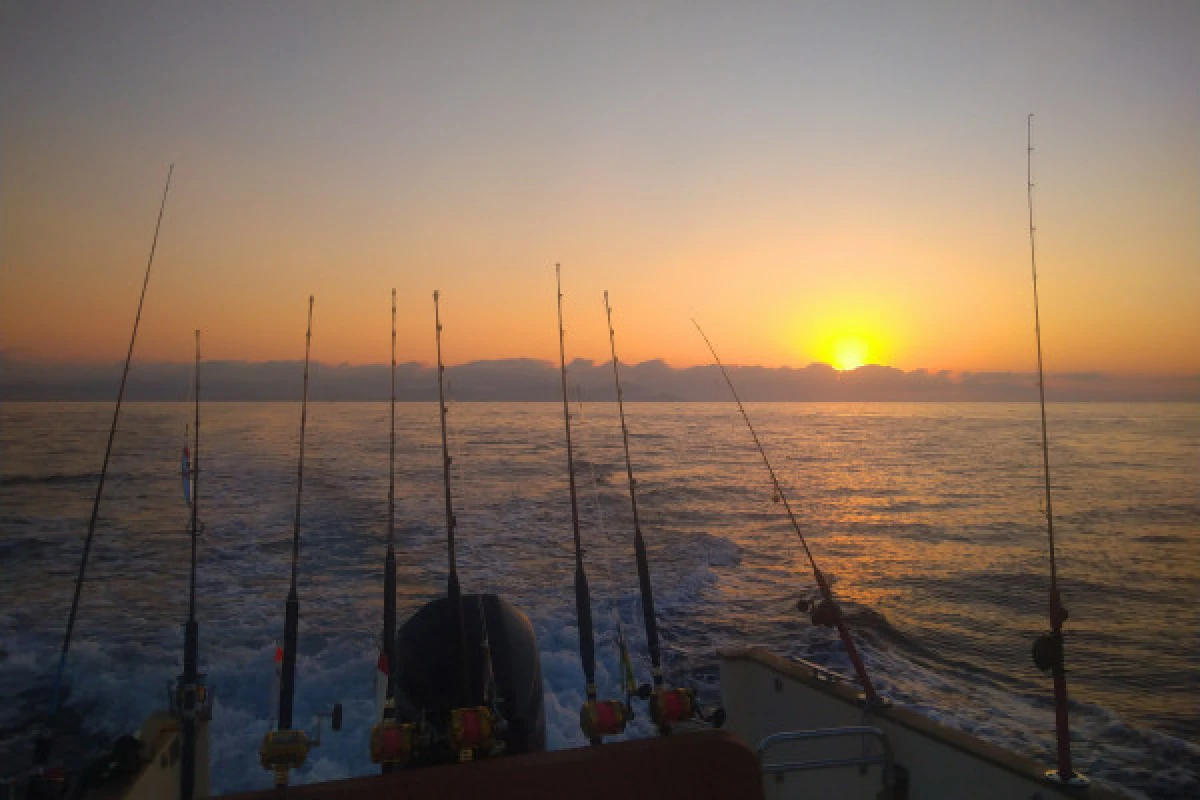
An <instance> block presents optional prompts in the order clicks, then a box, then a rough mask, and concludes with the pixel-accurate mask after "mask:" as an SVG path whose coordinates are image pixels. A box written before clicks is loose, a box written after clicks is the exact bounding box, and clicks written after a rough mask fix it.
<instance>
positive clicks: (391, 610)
mask: <svg viewBox="0 0 1200 800" xmlns="http://www.w3.org/2000/svg"><path fill="white" fill-rule="evenodd" d="M391 381H392V391H391V405H390V407H389V408H390V411H389V422H390V428H389V431H388V520H387V555H386V556H384V559H383V657H384V659H385V660H386V661H387V676H386V679H387V687H386V689H385V690H384V716H388V703H389V701H393V702H394V699H395V696H396V653H395V650H396V550H395V547H394V540H395V527H396V290H395V289H392V372H391ZM391 711H392V716H395V706H394V705H393V706H391ZM392 766H393V765H392V764H391V763H390V762H385V763H384V764H383V765H382V771H383V772H391V771H392Z"/></svg>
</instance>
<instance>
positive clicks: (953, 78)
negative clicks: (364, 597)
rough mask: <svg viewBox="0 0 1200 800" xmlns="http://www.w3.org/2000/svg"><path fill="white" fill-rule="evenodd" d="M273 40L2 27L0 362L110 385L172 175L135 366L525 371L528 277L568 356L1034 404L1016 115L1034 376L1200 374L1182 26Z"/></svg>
mask: <svg viewBox="0 0 1200 800" xmlns="http://www.w3.org/2000/svg"><path fill="white" fill-rule="evenodd" d="M130 8H132V7H130ZM290 8H292V7H291V6H288V7H284V6H281V5H271V4H261V5H257V4H256V5H255V6H252V7H244V6H235V5H219V4H217V5H210V6H208V7H206V8H198V7H184V8H175V9H170V10H166V9H163V10H160V11H159V12H158V13H156V14H149V15H147V18H146V19H140V18H139V15H137V14H129V15H125V16H123V18H122V19H120V20H117V19H116V18H117V17H121V16H122V15H118V14H115V13H105V11H104V10H103V9H95V8H89V9H76V10H75V11H73V12H72V13H71V14H70V15H69V18H67V16H65V15H64V11H63V9H62V8H60V9H58V13H57V14H56V10H55V7H54V6H53V5H51V6H49V7H37V8H34V7H26V8H23V9H20V10H13V9H12V8H11V7H10V8H7V9H5V10H4V11H2V12H0V14H3V15H4V18H3V19H0V53H2V54H3V55H0V103H2V108H3V111H4V113H3V114H0V351H2V352H4V353H6V354H8V355H10V356H15V357H20V358H30V359H39V360H55V361H89V362H99V361H117V360H120V359H121V358H123V356H124V352H125V347H126V345H127V343H128V336H129V327H130V324H131V323H132V318H133V312H134V309H135V306H136V301H137V292H138V290H139V288H140V285H141V278H142V269H143V267H144V264H145V258H146V254H147V250H148V248H149V243H150V235H151V233H152V230H153V223H154V216H155V213H156V212H157V205H158V198H159V195H160V193H161V191H162V181H163V179H164V178H165V175H166V167H167V164H168V163H170V162H171V161H174V162H175V164H176V168H175V176H174V180H173V184H172V188H171V195H170V198H169V200H168V205H167V210H166V215H165V218H164V223H163V231H162V236H161V239H160V242H159V250H158V255H157V258H156V261H155V266H154V274H153V276H152V277H151V282H150V288H149V293H148V296H147V300H146V308H145V313H144V316H143V322H142V330H141V333H140V335H139V336H140V338H139V341H138V345H137V350H136V353H135V355H136V358H137V359H139V360H144V361H177V362H181V361H187V360H189V359H190V357H191V352H192V351H191V348H192V330H193V329H194V328H196V327H199V328H201V329H202V330H203V331H204V353H205V357H206V358H211V359H239V360H251V361H257V360H271V359H295V358H300V357H302V356H303V352H304V351H303V347H304V315H305V310H306V299H307V296H308V294H309V293H312V294H315V295H316V311H315V321H314V335H313V358H314V359H316V360H319V361H325V362H333V363H337V362H349V363H355V364H361V363H382V362H386V361H387V359H388V342H389V336H388V320H389V307H390V293H389V290H390V289H391V287H393V286H394V287H396V288H397V289H398V291H399V298H400V299H399V332H398V346H399V358H400V360H402V361H406V360H416V361H421V362H426V363H429V362H431V361H432V360H433V308H432V297H431V294H432V291H433V290H434V289H435V288H437V289H440V290H441V292H442V296H443V300H444V302H443V322H444V325H445V355H446V359H447V362H448V363H451V364H454V363H462V362H465V361H470V360H476V359H486V358H511V357H532V358H540V359H546V360H557V347H558V342H557V334H556V320H555V303H554V263H555V261H561V263H562V265H563V283H564V291H565V293H566V315H567V328H568V340H567V350H568V358H574V357H583V358H591V359H595V360H604V359H607V357H608V341H607V331H606V328H605V325H604V310H603V305H602V293H603V291H604V290H605V289H608V290H609V291H610V292H611V294H612V302H613V306H614V309H615V312H614V321H615V324H616V329H617V344H618V348H619V353H620V355H621V357H622V359H623V360H625V361H630V362H637V361H642V360H646V359H652V358H662V359H665V360H666V361H668V362H669V363H671V364H673V365H676V366H685V365H691V364H700V363H707V361H708V358H707V352H706V350H705V348H704V343H703V341H702V340H701V339H700V338H699V336H698V335H697V334H696V332H695V330H694V329H693V328H692V326H691V323H690V321H689V320H690V318H691V317H693V316H694V317H696V318H697V319H698V320H699V321H700V323H701V324H702V325H703V326H704V328H705V330H706V332H707V333H708V334H709V336H710V337H711V338H712V339H713V340H714V342H715V343H716V345H717V347H718V349H719V351H720V352H721V355H722V358H723V359H724V360H725V361H727V362H728V363H742V364H762V365H767V366H777V365H793V366H803V365H806V364H808V363H810V362H814V361H824V362H827V363H834V364H835V366H839V367H842V366H847V367H848V366H854V365H855V363H854V362H856V361H866V362H871V363H883V364H888V365H891V366H896V367H899V368H902V369H917V368H926V369H930V370H941V369H949V370H955V371H959V370H966V371H987V370H1017V371H1029V370H1030V369H1032V368H1033V367H1034V364H1035V361H1034V358H1035V354H1034V349H1033V348H1034V342H1033V307H1032V293H1031V286H1030V275H1029V249H1028V239H1027V235H1026V230H1025V226H1026V224H1027V219H1026V207H1025V114H1026V113H1027V112H1028V111H1030V110H1033V111H1037V112H1038V116H1037V117H1036V118H1035V133H1034V136H1035V145H1036V147H1037V150H1036V153H1035V162H1034V170H1035V181H1036V182H1037V189H1036V194H1035V203H1036V210H1037V224H1038V228H1039V231H1038V261H1039V272H1040V288H1041V300H1042V314H1043V337H1044V341H1045V350H1046V366H1047V369H1048V370H1049V371H1052V372H1053V371H1108V372H1124V373H1173V374H1179V373H1196V372H1200V322H1198V321H1197V320H1198V318H1200V314H1197V311H1196V309H1197V307H1200V302H1198V301H1200V234H1198V228H1197V223H1196V220H1197V219H1200V90H1197V88H1196V87H1197V86H1198V85H1200V84H1198V83H1197V82H1196V81H1195V80H1194V78H1195V76H1196V75H1200V55H1197V50H1200V48H1194V47H1191V45H1192V44H1194V42H1195V41H1197V40H1198V35H1200V10H1198V9H1197V7H1194V6H1188V5H1186V4H1178V5H1173V4H1162V5H1160V6H1156V9H1157V12H1156V13H1154V14H1144V15H1140V16H1139V15H1137V14H1135V13H1134V11H1135V9H1134V10H1131V9H1125V10H1122V9H1121V7H1120V6H1103V7H1102V10H1096V11H1095V12H1094V13H1091V14H1088V13H1084V11H1083V10H1081V9H1082V8H1085V7H1075V10H1074V11H1070V10H1064V9H1061V8H1060V9H1043V10H1041V11H1038V10H1037V8H1038V7H1037V6H1036V5H1031V6H1012V7H1009V8H1007V9H999V8H996V7H992V6H979V7H968V8H966V9H963V10H956V11H954V12H953V13H946V11H945V8H942V7H939V6H936V5H929V6H927V7H915V8H923V10H922V11H920V12H919V13H917V12H914V13H912V14H909V15H907V16H901V17H899V18H888V15H889V14H890V13H892V12H889V11H887V10H886V8H887V7H886V6H871V13H869V14H868V13H855V9H856V8H858V6H856V5H853V4H851V5H847V6H844V7H842V8H839V9H830V8H827V7H825V6H817V5H812V6H809V5H805V4H800V5H799V6H795V7H792V8H786V7H785V8H774V7H772V8H767V7H766V6H762V7H758V6H754V7H753V8H754V9H755V10H754V11H753V13H751V11H750V10H744V11H743V12H742V13H735V12H733V11H732V10H730V9H726V10H725V11H711V12H704V13H695V14H693V15H689V16H688V17H687V18H686V19H684V20H681V19H680V18H679V17H678V16H673V15H672V14H670V13H667V12H666V11H665V10H661V11H660V9H667V8H668V5H667V4H663V5H662V6H657V5H652V6H651V7H649V8H648V9H646V8H641V7H640V6H635V5H631V6H628V7H624V8H619V7H614V8H611V9H606V10H601V9H595V8H593V9H585V10H579V9H577V10H576V11H577V12H578V13H577V14H571V13H568V12H567V11H565V10H561V9H558V10H553V11H551V10H547V9H544V8H537V9H535V8H533V7H529V8H524V7H522V8H521V9H520V10H519V11H517V10H514V11H511V12H510V13H509V14H500V13H499V12H498V11H495V10H489V11H481V10H479V9H475V11H474V12H472V13H471V14H467V13H465V12H463V13H457V14H456V13H453V10H447V9H444V8H443V9H436V8H418V9H413V8H399V7H395V8H391V9H387V8H373V9H369V10H368V9H366V8H365V7H363V9H362V11H363V13H361V14H346V15H340V14H336V13H334V12H333V11H332V10H331V9H322V8H321V7H320V6H319V5H314V6H307V5H305V6H302V10H301V11H299V12H297V13H294V14H293V13H288V9H290ZM515 8H517V7H514V9H515ZM1096 8H1097V9H1100V8H1101V7H1100V6H1097V7H1096ZM639 9H640V10H639ZM460 12H462V10H461V9H460ZM135 20H136V21H135ZM97 31H102V32H103V33H104V34H105V35H97V34H96V32H97ZM1018 34H1019V36H1020V37H1025V38H1024V39H1021V42H1022V43H1021V44H1020V45H1019V46H1017V52H1012V51H1011V49H1012V48H1013V47H1014V45H1013V44H1012V38H1013V37H1014V36H1018ZM1189 76H1190V77H1189Z"/></svg>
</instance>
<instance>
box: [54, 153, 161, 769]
mask: <svg viewBox="0 0 1200 800" xmlns="http://www.w3.org/2000/svg"><path fill="white" fill-rule="evenodd" d="M174 171H175V165H174V164H172V165H171V166H170V167H169V168H168V169H167V182H166V185H165V186H163V193H162V201H161V202H160V203H159V206H158V221H157V222H155V223H154V238H153V239H152V240H151V241H150V257H149V258H148V259H147V260H146V276H145V277H144V278H143V279H142V293H141V295H140V297H139V298H138V305H137V314H136V315H135V316H134V318H133V333H131V334H130V336H129V350H128V352H126V354H125V368H124V369H123V370H122V371H121V384H120V387H119V388H118V389H117V404H116V407H115V408H114V409H113V418H112V425H111V426H110V427H109V429H108V444H107V445H105V447H104V461H103V462H102V464H101V466H100V480H99V482H98V483H97V484H96V499H95V500H94V501H93V502H92V516H91V518H90V519H89V520H88V527H87V536H86V537H85V538H84V540H83V556H82V557H81V558H80V559H79V575H78V576H77V577H76V578H75V594H74V596H73V597H72V598H71V611H70V613H69V614H68V615H67V631H66V633H65V634H64V635H63V644H62V652H61V653H60V654H59V657H58V670H57V671H56V672H55V674H54V687H53V688H52V689H51V692H50V715H49V720H50V724H51V725H53V724H54V721H55V718H56V717H57V716H58V709H59V705H60V703H61V701H62V679H63V673H64V671H65V670H66V667H67V654H68V652H69V651H70V649H71V635H72V634H73V633H74V632H75V617H76V615H77V614H78V613H79V595H80V592H82V591H83V581H84V576H85V574H86V572H87V565H88V555H89V554H90V553H91V552H92V539H93V537H94V535H95V533H96V519H97V518H98V517H99V516H100V498H101V496H102V495H103V494H104V479H105V477H106V476H107V475H108V460H109V457H110V456H111V455H112V446H113V439H115V438H116V435H117V421H118V420H119V419H120V417H121V401H122V400H123V399H124V398H125V383H126V380H127V379H128V378H129V364H130V362H131V361H132V360H133V345H134V342H136V341H137V332H138V324H139V323H140V322H141V321H142V305H143V303H145V301H146V287H147V286H149V284H150V267H151V266H153V264H154V252H155V250H157V249H158V232H159V230H161V229H162V220H163V212H164V211H165V210H166V208H167V193H168V192H169V191H170V190H171V174H172V173H173V172H174ZM38 750H39V753H38V757H37V758H36V759H35V760H37V761H44V757H45V756H48V754H49V753H48V751H49V743H48V742H47V743H45V744H43V743H39V745H38Z"/></svg>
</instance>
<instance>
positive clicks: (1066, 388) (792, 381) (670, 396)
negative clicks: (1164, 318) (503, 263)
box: [0, 354, 1200, 402]
mask: <svg viewBox="0 0 1200 800" xmlns="http://www.w3.org/2000/svg"><path fill="white" fill-rule="evenodd" d="M303 367H304V365H303V363H302V362H300V361H265V362H248V361H205V362H203V363H202V365H201V381H202V383H203V391H202V396H203V398H204V399H205V400H210V401H297V400H299V399H300V393H301V382H302V374H303ZM729 370H730V373H731V375H732V377H733V381H734V383H735V384H736V385H737V388H738V392H739V394H741V396H742V399H743V400H746V401H756V402H764V401H766V402H813V401H842V402H904V401H920V402H980V401H982V402H987V401H993V402H995V401H1000V402H1024V401H1033V400H1036V399H1037V378H1036V375H1035V374H1033V373H1019V372H950V371H939V372H932V371H928V370H923V369H918V370H911V371H905V370H900V369H896V368H894V367H885V366H875V365H871V366H863V367H859V368H858V369H855V370H848V371H845V372H839V371H838V370H835V369H834V368H833V367H831V366H829V365H828V364H809V365H808V366H807V367H755V366H732V367H730V368H729ZM120 375H121V364H63V363H49V362H34V361H25V360H22V359H20V358H13V357H12V356H6V355H3V354H0V401H8V402H16V401H35V402H36V401H97V400H99V401H108V400H112V399H113V398H114V397H115V395H116V389H117V384H118V382H119V380H120ZM191 377H192V366H191V365H190V364H167V363H137V362H136V361H135V362H134V364H133V366H132V368H131V370H130V374H129V385H128V389H127V392H126V397H127V399H129V400H133V401H160V402H161V401H166V402H169V401H183V400H186V399H187V398H188V396H189V394H190V391H191ZM446 378H447V386H448V394H449V397H450V399H453V400H456V401H464V402H470V401H491V402H540V401H557V400H561V391H562V390H561V384H560V382H559V372H558V365H557V364H553V363H550V362H548V361H539V360H535V359H524V358H516V359H501V360H491V361H472V362H470V363H467V364H459V365H456V366H451V367H447V368H446ZM621 380H622V384H623V387H624V389H625V397H626V399H627V400H630V401H633V402H646V401H651V402H714V401H727V400H729V390H728V389H727V388H726V386H725V385H724V382H723V381H722V379H721V375H720V373H719V372H718V371H717V369H716V367H713V366H695V367H672V366H670V365H669V364H667V363H666V362H664V361H661V360H654V361H644V362H642V363H640V364H622V365H621ZM568 381H569V382H570V388H571V394H572V395H575V394H576V392H577V391H578V393H579V394H580V395H582V397H583V399H585V400H588V401H611V400H615V399H616V393H615V391H614V389H613V380H612V363H611V362H608V361H605V362H601V363H596V362H594V361H591V360H585V359H577V360H575V361H573V362H571V364H570V365H569V367H568ZM309 392H310V397H311V399H313V400H315V401H369V402H378V401H386V400H387V398H388V367H387V365H386V364H370V365H350V364H321V363H314V364H313V365H312V369H311V372H310V388H309ZM1046 393H1047V399H1048V400H1049V401H1051V402H1096V401H1101V402H1103V401H1107V402H1143V401H1144V402H1197V401H1200V375H1159V376H1144V375H1143V376H1138V375H1118V374H1110V373H1099V372H1078V373H1058V374H1052V375H1048V376H1047V378H1046ZM396 397H397V399H398V400H402V401H433V400H436V399H437V374H436V370H435V368H434V367H431V366H429V365H426V364H419V363H415V362H410V363H405V364H398V365H397V366H396Z"/></svg>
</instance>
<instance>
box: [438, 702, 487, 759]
mask: <svg viewBox="0 0 1200 800" xmlns="http://www.w3.org/2000/svg"><path fill="white" fill-rule="evenodd" d="M495 732H496V719H495V717H494V716H493V714H492V712H491V709H489V708H487V706H472V707H470V708H456V709H454V710H453V711H451V712H450V736H449V739H450V746H451V747H453V748H454V749H455V750H457V751H458V758H459V761H470V760H472V759H473V758H474V757H475V752H476V751H477V750H490V749H491V747H492V743H493V741H495Z"/></svg>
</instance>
